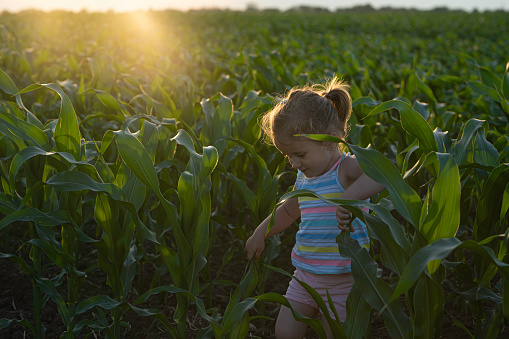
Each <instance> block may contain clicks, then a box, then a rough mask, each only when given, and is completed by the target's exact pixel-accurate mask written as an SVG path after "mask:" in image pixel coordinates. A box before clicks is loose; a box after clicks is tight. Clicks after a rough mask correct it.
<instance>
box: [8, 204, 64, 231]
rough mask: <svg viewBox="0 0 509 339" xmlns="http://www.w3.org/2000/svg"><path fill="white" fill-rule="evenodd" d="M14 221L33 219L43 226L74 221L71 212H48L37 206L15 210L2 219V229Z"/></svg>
mask: <svg viewBox="0 0 509 339" xmlns="http://www.w3.org/2000/svg"><path fill="white" fill-rule="evenodd" d="M14 221H32V222H34V223H36V224H38V225H41V226H49V227H52V226H59V225H62V224H65V223H70V222H72V218H71V216H70V215H69V212H67V211H63V210H59V211H53V212H48V213H43V212H41V211H39V210H38V209H36V208H33V207H30V208H25V209H22V210H19V211H16V212H13V213H11V214H9V215H7V216H5V217H4V218H3V219H2V220H0V230H2V229H3V228H4V227H5V226H7V225H9V224H11V223H12V222H14Z"/></svg>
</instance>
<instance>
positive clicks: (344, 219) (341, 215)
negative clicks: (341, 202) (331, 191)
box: [336, 206, 355, 232]
mask: <svg viewBox="0 0 509 339" xmlns="http://www.w3.org/2000/svg"><path fill="white" fill-rule="evenodd" d="M336 220H337V222H338V228H339V229H340V230H342V231H350V232H355V229H354V228H353V226H352V225H350V227H348V224H350V222H351V221H352V215H351V214H350V212H349V211H348V210H347V209H346V208H344V207H342V206H338V207H337V208H336Z"/></svg>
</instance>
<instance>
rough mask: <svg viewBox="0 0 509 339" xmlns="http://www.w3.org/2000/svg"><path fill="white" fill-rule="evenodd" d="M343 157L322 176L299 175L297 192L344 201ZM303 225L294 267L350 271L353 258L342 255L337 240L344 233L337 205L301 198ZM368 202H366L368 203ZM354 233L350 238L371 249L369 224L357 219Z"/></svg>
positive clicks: (297, 236) (324, 271) (295, 247)
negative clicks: (340, 171)
mask: <svg viewBox="0 0 509 339" xmlns="http://www.w3.org/2000/svg"><path fill="white" fill-rule="evenodd" d="M350 156H351V155H350V154H349V153H348V154H346V153H343V154H342V156H341V158H340V159H339V160H338V161H337V162H336V163H335V164H334V166H332V168H331V169H329V170H328V171H327V172H326V173H324V174H322V175H321V176H318V177H314V178H306V176H305V175H304V174H303V173H302V172H300V171H299V172H298V173H297V180H296V182H295V189H308V190H311V191H313V192H315V193H317V194H319V195H321V196H323V197H324V198H328V199H331V198H341V195H342V194H343V192H345V189H344V188H343V186H341V183H340V182H339V176H338V169H339V165H340V163H341V161H342V160H343V159H345V157H350ZM298 199H299V208H300V213H301V222H300V224H299V231H298V232H297V234H296V237H295V240H296V241H295V246H294V247H293V250H292V264H293V265H294V266H295V267H296V268H298V269H301V270H304V271H307V272H311V273H315V274H341V273H349V272H351V266H350V259H347V258H344V257H342V256H341V255H340V254H339V250H338V244H337V243H336V237H337V235H338V234H339V233H341V230H340V229H339V228H338V226H337V221H336V206H332V205H329V204H327V203H325V202H323V201H322V200H320V199H318V198H315V197H299V198H298ZM368 200H369V199H367V200H366V201H368ZM352 224H353V226H354V228H355V232H354V233H352V234H351V235H350V236H351V237H352V239H355V240H357V241H358V242H359V244H360V245H361V246H362V247H364V248H366V249H369V238H368V232H367V229H366V225H365V224H364V222H362V221H360V220H359V219H358V218H356V219H355V220H354V221H353V223H352Z"/></svg>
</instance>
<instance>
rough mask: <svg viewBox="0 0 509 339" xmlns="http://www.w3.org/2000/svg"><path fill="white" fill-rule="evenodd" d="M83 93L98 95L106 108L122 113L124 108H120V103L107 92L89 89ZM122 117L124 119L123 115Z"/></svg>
mask: <svg viewBox="0 0 509 339" xmlns="http://www.w3.org/2000/svg"><path fill="white" fill-rule="evenodd" d="M83 93H95V94H96V95H97V98H98V99H99V101H101V103H102V104H103V105H104V106H106V107H108V108H111V109H112V110H114V111H117V112H120V113H122V108H120V105H119V104H118V101H117V100H116V99H115V98H114V97H113V96H112V95H111V94H110V93H108V92H105V91H100V90H98V89H88V90H86V91H85V92H83ZM121 117H122V118H123V114H121ZM122 120H124V119H122Z"/></svg>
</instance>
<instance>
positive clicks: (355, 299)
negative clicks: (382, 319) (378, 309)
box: [343, 283, 371, 338]
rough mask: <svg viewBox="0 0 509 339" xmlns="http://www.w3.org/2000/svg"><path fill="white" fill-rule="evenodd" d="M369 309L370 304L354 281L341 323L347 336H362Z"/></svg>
mask: <svg viewBox="0 0 509 339" xmlns="http://www.w3.org/2000/svg"><path fill="white" fill-rule="evenodd" d="M370 310H371V306H370V305H369V304H368V303H367V301H366V299H364V296H363V295H362V292H361V291H360V289H359V287H357V284H355V283H354V284H353V285H352V290H351V291H350V293H349V294H348V299H347V301H346V319H345V323H344V324H343V327H344V328H345V335H346V337H347V338H364V336H365V333H366V331H367V329H368V326H369V321H370V317H371V314H370Z"/></svg>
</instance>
